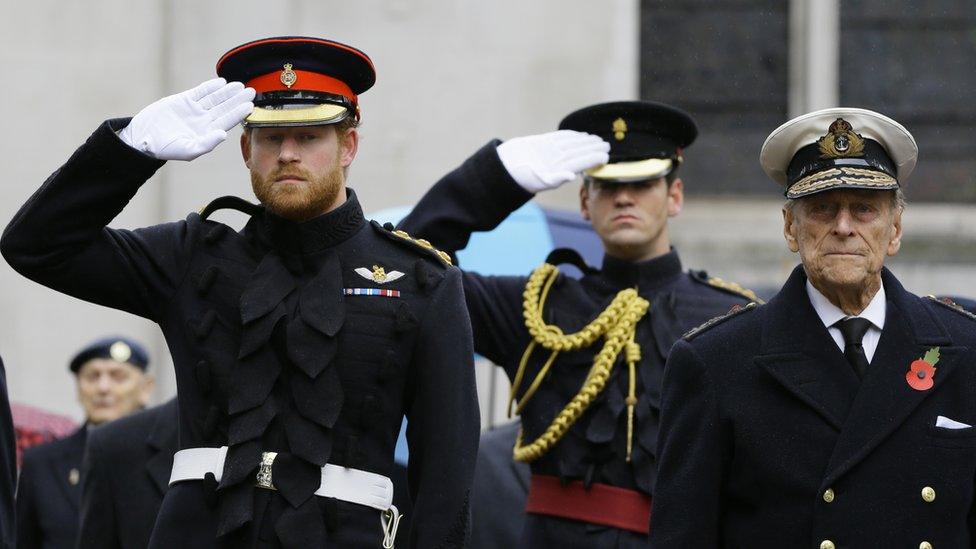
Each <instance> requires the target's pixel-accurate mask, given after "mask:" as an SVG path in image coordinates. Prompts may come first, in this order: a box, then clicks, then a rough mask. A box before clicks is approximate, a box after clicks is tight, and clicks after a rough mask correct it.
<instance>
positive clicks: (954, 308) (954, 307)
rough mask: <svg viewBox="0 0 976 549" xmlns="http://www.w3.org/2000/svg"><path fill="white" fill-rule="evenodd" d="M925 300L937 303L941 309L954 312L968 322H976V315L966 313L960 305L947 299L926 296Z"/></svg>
mask: <svg viewBox="0 0 976 549" xmlns="http://www.w3.org/2000/svg"><path fill="white" fill-rule="evenodd" d="M925 298H926V299H930V300H932V301H933V302H934V303H938V304H939V305H942V306H943V307H945V308H946V309H949V310H950V311H955V312H957V313H959V314H961V315H962V316H964V317H966V318H968V319H970V320H976V315H974V314H973V313H971V312H969V311H967V310H966V309H964V308H963V307H962V306H961V305H959V304H958V303H956V302H955V301H953V300H951V299H949V298H948V297H943V298H938V297H935V296H934V295H927V296H925Z"/></svg>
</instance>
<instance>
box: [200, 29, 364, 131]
mask: <svg viewBox="0 0 976 549" xmlns="http://www.w3.org/2000/svg"><path fill="white" fill-rule="evenodd" d="M217 76H220V77H222V78H224V79H226V80H227V81H228V82H233V81H236V82H243V83H244V85H246V86H248V87H250V88H254V91H256V92H257V95H256V96H255V98H254V106H255V108H254V111H253V112H252V113H251V114H250V115H249V116H248V117H247V118H246V119H245V120H244V125H245V126H251V127H262V126H315V125H322V124H335V123H337V122H341V121H342V120H345V119H346V118H348V117H349V115H350V114H352V115H354V116H356V117H357V118H358V117H359V99H358V95H359V94H361V93H363V92H364V91H366V90H368V89H369V88H371V87H372V86H373V84H374V83H375V82H376V71H375V70H374V69H373V62H372V61H371V60H370V58H369V56H367V55H366V54H365V53H363V52H361V51H359V50H357V49H356V48H353V47H351V46H347V45H345V44H340V43H339V42H334V41H332V40H324V39H321V38H309V37H304V36H280V37H274V38H264V39H261V40H255V41H253V42H248V43H246V44H242V45H240V46H237V47H236V48H234V49H232V50H230V51H228V52H227V53H225V54H224V55H223V56H221V58H220V60H219V61H217Z"/></svg>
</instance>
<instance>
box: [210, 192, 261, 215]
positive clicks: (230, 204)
mask: <svg viewBox="0 0 976 549" xmlns="http://www.w3.org/2000/svg"><path fill="white" fill-rule="evenodd" d="M263 209H264V207H262V206H260V205H258V204H252V203H250V202H248V201H247V200H244V199H243V198H240V197H237V196H221V197H220V198H215V199H213V200H212V201H211V202H210V204H207V205H206V206H204V207H203V208H200V212H199V213H200V217H201V218H202V219H207V218H208V217H210V214H212V213H214V212H216V211H217V210H237V211H239V212H241V213H245V214H247V215H249V216H251V217H254V216H256V215H260V213H261V211H262V210H263Z"/></svg>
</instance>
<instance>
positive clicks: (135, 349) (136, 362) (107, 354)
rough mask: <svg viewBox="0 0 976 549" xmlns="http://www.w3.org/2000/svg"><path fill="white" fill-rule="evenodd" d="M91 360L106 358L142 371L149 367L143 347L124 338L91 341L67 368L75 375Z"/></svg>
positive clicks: (147, 357) (147, 355)
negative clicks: (125, 363) (126, 363)
mask: <svg viewBox="0 0 976 549" xmlns="http://www.w3.org/2000/svg"><path fill="white" fill-rule="evenodd" d="M93 358H108V359H112V360H115V361H116V362H128V363H129V364H132V365H133V366H135V367H136V368H139V369H140V370H142V371H146V368H147V367H149V354H148V353H147V352H146V349H145V347H143V346H142V345H140V344H139V343H136V342H135V341H133V340H131V339H129V338H126V337H106V338H102V339H99V340H97V341H93V342H92V343H90V344H88V345H87V346H86V347H85V348H84V349H82V350H81V351H79V352H78V354H77V355H75V357H74V358H72V359H71V363H70V364H69V366H68V368H70V369H71V371H72V372H73V373H75V374H77V373H78V370H80V369H81V366H82V365H83V364H84V363H86V362H88V361H89V360H91V359H93Z"/></svg>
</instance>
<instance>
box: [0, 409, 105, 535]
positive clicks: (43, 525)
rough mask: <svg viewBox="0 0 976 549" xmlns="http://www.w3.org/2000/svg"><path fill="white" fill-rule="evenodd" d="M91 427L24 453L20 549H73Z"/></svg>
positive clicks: (19, 504) (19, 486) (19, 483)
mask: <svg viewBox="0 0 976 549" xmlns="http://www.w3.org/2000/svg"><path fill="white" fill-rule="evenodd" d="M87 436H88V427H87V425H84V426H82V427H81V428H80V429H78V430H77V431H75V432H74V433H72V434H71V435H69V436H67V437H65V438H62V439H58V440H53V441H51V442H46V443H44V444H39V445H37V446H34V447H33V448H28V449H27V450H25V451H24V458H23V461H22V462H21V467H20V478H19V479H18V480H17V508H16V510H17V547H19V548H21V549H73V548H74V546H75V541H76V540H77V538H78V505H79V502H80V500H81V460H82V457H83V456H84V453H85V439H86V438H87Z"/></svg>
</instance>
